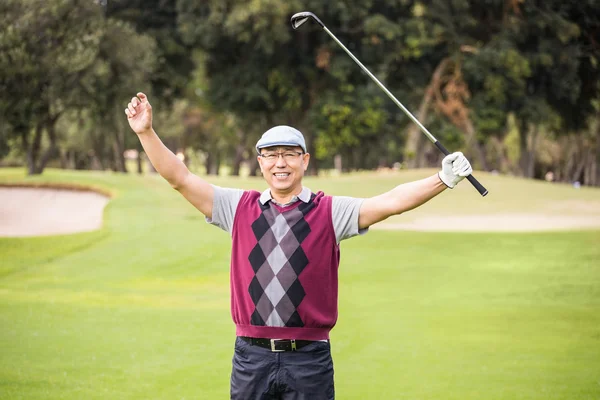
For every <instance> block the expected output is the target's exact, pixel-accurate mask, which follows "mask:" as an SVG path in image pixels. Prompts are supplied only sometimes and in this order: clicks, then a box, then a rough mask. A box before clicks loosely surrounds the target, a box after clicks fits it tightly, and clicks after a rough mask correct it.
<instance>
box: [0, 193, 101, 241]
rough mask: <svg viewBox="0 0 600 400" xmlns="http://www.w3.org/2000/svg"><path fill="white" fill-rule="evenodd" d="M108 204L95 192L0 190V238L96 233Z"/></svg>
mask: <svg viewBox="0 0 600 400" xmlns="http://www.w3.org/2000/svg"><path fill="white" fill-rule="evenodd" d="M108 200H109V199H108V198H107V197H106V196H103V195H101V194H98V193H95V192H86V191H75V190H57V189H41V188H24V187H0V237H24V236H44V235H55V234H67V233H77V232H87V231H93V230H96V229H99V228H100V227H102V216H103V213H104V206H106V203H108Z"/></svg>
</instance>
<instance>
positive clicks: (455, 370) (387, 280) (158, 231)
mask: <svg viewBox="0 0 600 400" xmlns="http://www.w3.org/2000/svg"><path fill="white" fill-rule="evenodd" d="M427 173H429V171H417V172H409V173H403V174H396V175H373V174H358V175H353V176H348V177H346V176H344V177H338V178H331V179H323V178H320V179H314V178H313V179H308V180H307V185H308V186H309V187H311V188H312V189H315V190H316V189H321V188H322V189H324V190H326V191H327V192H329V193H336V194H347V195H356V196H369V195H372V194H376V193H378V192H381V191H384V190H386V189H388V188H390V187H392V186H394V185H395V184H397V183H398V182H401V181H407V180H411V179H414V178H417V177H419V176H424V174H425V175H426V174H427ZM480 175H481V174H480ZM479 178H480V179H481V180H482V182H483V181H485V182H486V184H487V185H488V186H489V188H490V193H491V194H490V196H489V197H488V198H486V199H485V200H483V199H479V197H478V195H477V193H476V192H475V191H474V189H473V188H470V187H468V185H461V186H463V187H459V188H458V189H456V190H455V191H452V192H447V193H444V194H442V195H441V196H440V197H438V198H436V199H434V200H433V201H432V202H431V203H430V204H427V205H426V206H424V207H423V208H422V209H421V210H420V211H422V212H426V211H427V210H429V211H430V212H434V211H435V212H440V213H444V212H447V211H448V210H449V209H450V208H451V207H452V204H453V202H455V201H456V203H454V205H456V204H465V203H462V200H463V199H468V200H469V203H467V204H468V205H469V207H473V208H475V209H477V208H479V209H478V211H477V212H486V210H488V207H490V206H489V205H487V204H485V203H484V202H485V201H490V202H492V203H495V204H496V205H497V207H502V208H503V211H506V212H509V211H511V210H513V211H517V209H518V210H519V211H522V208H524V209H528V208H530V207H536V205H537V206H538V207H539V205H540V204H543V203H544V202H545V201H549V200H552V199H555V200H565V201H571V200H573V201H581V198H580V197H581V196H583V197H584V200H586V201H590V202H595V201H598V200H599V199H600V191H598V190H595V191H594V190H590V189H588V190H584V191H577V192H575V191H573V190H569V189H570V188H569V187H561V186H559V185H544V184H539V183H531V184H529V182H525V181H521V180H516V179H508V178H502V177H492V176H486V175H481V176H480V177H479ZM17 181H19V182H23V181H25V182H29V183H36V182H43V183H47V182H61V183H68V184H83V185H88V186H93V187H97V188H101V189H103V190H107V191H110V192H111V193H113V195H114V198H113V199H112V201H111V202H110V203H109V205H108V207H107V209H106V212H105V226H104V228H103V229H101V230H100V231H97V232H91V233H85V234H78V235H65V236H58V237H40V238H27V239H6V238H4V239H0V326H1V327H2V328H1V329H0V354H1V357H0V398H7V399H82V398H85V399H88V400H91V399H107V398H115V399H184V398H185V399H223V398H227V397H228V390H229V373H230V362H231V356H232V350H233V338H234V327H233V323H232V322H231V318H230V315H229V286H228V272H229V270H228V265H229V251H230V241H229V237H228V235H227V234H226V233H224V232H221V231H219V230H218V229H216V228H214V227H211V226H209V225H208V224H206V223H205V222H204V221H203V217H202V216H201V215H200V214H199V213H198V212H197V211H195V210H194V209H193V208H192V207H191V206H189V205H188V204H187V203H186V202H185V201H184V200H183V199H182V198H180V196H179V195H178V194H177V193H175V192H174V191H172V190H170V188H169V187H168V185H167V184H166V183H165V182H164V181H162V180H161V179H160V178H157V177H138V176H123V175H118V174H110V173H89V172H88V173H76V172H64V171H53V170H50V171H48V172H47V173H45V174H44V176H42V177H37V178H33V179H32V178H27V179H26V178H24V177H23V175H22V173H21V171H16V170H0V182H2V183H7V182H17ZM215 182H216V183H218V184H221V185H225V186H236V187H246V188H249V187H253V188H259V189H260V188H262V187H264V185H263V184H262V182H260V181H258V180H250V179H245V180H241V179H240V180H238V179H234V178H219V179H217V180H215ZM526 183H527V184H526ZM525 188H526V189H527V196H526V197H527V200H526V201H524V202H523V205H522V208H521V203H520V202H519V201H517V200H511V193H512V196H515V193H517V195H516V196H517V197H520V196H521V195H519V194H518V193H521V191H522V190H525ZM494 196H496V197H494ZM575 197H577V198H575ZM443 199H447V200H448V201H447V202H446V201H443ZM507 203H508V204H507ZM488 211H490V212H493V211H494V210H493V209H489V210H488ZM415 212H416V211H415ZM464 212H465V213H467V212H468V210H466V211H464ZM599 244H600V232H598V231H582V232H562V233H537V234H492V233H490V234H448V233H433V234H432V233H413V232H390V231H372V232H370V233H369V234H367V235H365V236H362V237H359V238H355V239H352V240H350V241H347V242H344V243H343V244H342V263H341V266H340V279H341V281H340V319H339V322H338V325H337V326H336V328H335V329H334V330H333V332H332V348H333V354H334V362H335V365H336V391H337V394H338V398H340V399H440V400H449V399H457V400H458V399H461V400H463V399H482V398H484V399H586V400H588V399H589V400H592V399H598V398H600V313H598V310H599V309H600V279H599V278H600V246H599Z"/></svg>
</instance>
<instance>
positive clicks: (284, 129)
mask: <svg viewBox="0 0 600 400" xmlns="http://www.w3.org/2000/svg"><path fill="white" fill-rule="evenodd" d="M271 146H300V147H302V150H304V152H305V153H306V152H307V151H306V142H305V141H304V136H303V135H302V133H301V132H300V131H299V130H298V129H296V128H292V127H291V126H287V125H278V126H275V127H273V128H271V129H269V130H268V131H266V132H265V133H263V135H262V137H261V138H260V139H259V141H258V142H256V151H257V152H258V154H260V149H264V148H265V147H271Z"/></svg>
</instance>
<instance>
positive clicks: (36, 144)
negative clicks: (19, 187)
mask: <svg viewBox="0 0 600 400" xmlns="http://www.w3.org/2000/svg"><path fill="white" fill-rule="evenodd" d="M42 133H43V126H42V124H41V123H38V124H37V125H36V127H35V136H34V137H33V142H32V143H31V146H30V147H28V149H27V174H28V175H35V174H36V165H37V160H38V156H39V152H40V146H41V143H42Z"/></svg>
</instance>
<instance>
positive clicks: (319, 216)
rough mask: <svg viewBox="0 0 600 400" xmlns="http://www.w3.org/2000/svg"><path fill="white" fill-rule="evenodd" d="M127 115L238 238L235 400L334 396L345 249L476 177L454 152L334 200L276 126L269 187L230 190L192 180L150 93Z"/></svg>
mask: <svg viewBox="0 0 600 400" xmlns="http://www.w3.org/2000/svg"><path fill="white" fill-rule="evenodd" d="M125 114H126V115H127V118H128V121H129V125H130V126H131V128H132V129H133V131H134V132H135V133H136V134H137V135H138V137H139V139H140V142H141V143H142V146H143V147H144V151H145V152H146V154H147V155H148V157H149V158H150V161H151V162H152V165H154V168H155V169H156V170H157V171H158V173H160V175H161V176H162V177H163V178H165V179H166V180H167V181H168V182H169V183H170V184H171V186H173V188H175V189H176V190H178V191H179V192H180V193H181V194H182V195H183V196H184V197H185V198H186V199H187V200H188V201H189V202H190V203H191V204H193V205H194V206H195V207H196V208H197V209H198V210H200V212H201V213H202V214H204V215H205V216H206V220H207V221H208V222H209V223H211V224H213V225H216V226H218V227H219V228H221V229H223V230H225V231H227V232H229V234H230V235H231V237H232V240H233V243H232V250H231V269H230V285H231V315H232V317H233V322H234V323H235V325H236V335H237V338H236V342H235V351H234V356H233V368H232V373H231V398H232V399H307V400H308V399H310V400H316V399H333V398H334V396H335V393H334V383H333V362H332V359H331V351H330V343H329V331H330V330H331V329H332V328H333V327H334V325H335V323H336V320H337V314H338V313H337V297H338V266H339V262H340V249H339V243H340V242H341V241H342V240H344V239H348V238H351V237H353V236H356V235H358V234H361V233H365V232H366V231H367V229H368V228H369V227H370V226H371V225H373V224H375V223H377V222H379V221H382V220H384V219H386V218H388V217H389V216H391V215H396V214H401V213H403V212H406V211H409V210H412V209H413V208H415V207H418V206H420V205H421V204H423V203H425V202H426V201H428V200H429V199H431V198H433V197H434V196H436V195H438V194H439V193H441V192H442V191H444V190H445V189H446V188H448V187H450V188H453V187H454V186H456V184H458V183H459V182H460V181H461V180H462V179H463V178H464V177H465V176H467V175H469V174H470V173H471V172H472V169H471V165H470V164H469V161H468V160H467V159H466V158H465V157H464V156H463V155H462V154H461V153H453V154H450V155H448V156H446V157H445V158H444V160H443V161H442V168H441V171H440V172H439V173H437V174H435V175H432V176H430V177H428V178H425V179H422V180H419V181H415V182H411V183H405V184H402V185H399V186H397V187H396V188H394V189H392V190H390V191H389V192H387V193H383V194H381V195H379V196H375V197H371V198H367V199H358V198H351V197H341V196H327V195H325V194H324V193H323V192H312V191H311V190H310V189H308V188H306V187H304V186H302V178H303V176H304V172H305V171H306V169H307V168H308V164H309V161H310V154H308V153H307V151H306V143H305V141H304V137H303V135H302V133H301V132H299V131H298V130H296V129H294V128H292V127H289V126H276V127H274V128H271V129H269V130H268V131H266V132H265V133H264V134H263V135H262V137H261V138H260V140H259V141H258V142H257V143H256V151H257V153H258V155H257V157H258V164H259V166H260V170H261V172H262V174H263V177H264V179H265V181H266V182H267V185H268V189H266V190H265V191H264V192H262V193H260V192H257V191H253V190H238V189H227V188H221V187H218V186H214V185H211V184H209V183H208V182H206V181H205V180H204V179H202V178H200V177H198V176H196V175H194V174H192V173H191V172H190V171H189V170H188V169H187V167H186V166H185V164H183V162H181V161H180V160H179V159H178V158H177V157H176V156H175V155H174V154H173V153H172V152H171V151H170V150H169V149H167V148H166V147H165V145H164V144H163V143H162V142H161V140H160V139H159V137H158V136H157V134H156V132H155V131H154V130H153V128H152V107H151V105H150V103H149V102H148V98H147V97H146V95H145V94H143V93H138V94H137V96H136V97H134V98H132V99H131V102H130V103H129V104H128V105H127V109H125Z"/></svg>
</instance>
